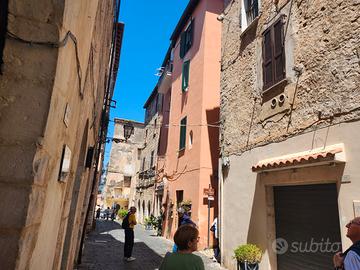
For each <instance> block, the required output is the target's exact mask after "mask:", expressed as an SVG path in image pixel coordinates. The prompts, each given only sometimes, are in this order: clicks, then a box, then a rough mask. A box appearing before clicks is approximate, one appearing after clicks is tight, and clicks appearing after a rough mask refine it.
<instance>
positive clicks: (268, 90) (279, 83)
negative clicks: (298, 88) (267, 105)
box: [263, 78, 289, 94]
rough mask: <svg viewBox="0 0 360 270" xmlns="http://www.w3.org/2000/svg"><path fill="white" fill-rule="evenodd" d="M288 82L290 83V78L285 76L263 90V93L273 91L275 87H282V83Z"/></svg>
mask: <svg viewBox="0 0 360 270" xmlns="http://www.w3.org/2000/svg"><path fill="white" fill-rule="evenodd" d="M288 83H289V81H288V79H287V78H284V79H282V80H281V81H279V82H277V83H275V84H274V85H272V86H270V87H268V88H266V89H265V90H263V94H266V93H268V92H271V91H272V90H273V89H275V88H278V87H280V86H281V85H286V84H288Z"/></svg>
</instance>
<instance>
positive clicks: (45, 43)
mask: <svg viewBox="0 0 360 270" xmlns="http://www.w3.org/2000/svg"><path fill="white" fill-rule="evenodd" d="M6 36H7V37H8V38H10V39H12V40H15V41H18V42H21V43H24V44H27V45H29V46H34V45H37V46H45V47H49V48H61V47H64V46H65V45H66V44H67V42H68V41H69V39H71V40H72V42H73V43H74V46H75V57H76V68H77V76H78V83H79V94H80V97H81V98H83V93H82V91H81V88H82V87H81V85H82V75H81V74H82V72H81V64H80V58H79V48H78V42H77V39H76V36H75V35H74V34H73V33H72V32H71V31H68V32H67V33H66V35H65V36H64V38H63V39H62V40H60V41H57V42H51V41H34V40H26V39H23V38H21V37H19V36H17V35H15V34H14V33H12V32H10V31H9V30H7V35H6Z"/></svg>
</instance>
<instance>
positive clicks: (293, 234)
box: [274, 184, 341, 270]
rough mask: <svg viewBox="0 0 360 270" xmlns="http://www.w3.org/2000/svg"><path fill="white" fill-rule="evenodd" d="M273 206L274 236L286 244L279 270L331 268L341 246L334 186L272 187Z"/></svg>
mask: <svg viewBox="0 0 360 270" xmlns="http://www.w3.org/2000/svg"><path fill="white" fill-rule="evenodd" d="M274 203H275V224H276V236H277V238H282V239H285V240H286V241H287V243H288V250H287V252H285V253H284V254H279V253H278V254H277V264H278V270H305V269H306V270H325V269H332V268H333V265H332V257H333V255H334V251H333V249H337V248H340V247H341V245H340V243H341V237H340V225H339V214H338V203H337V189H336V185H335V184H325V185H304V186H281V187H274Z"/></svg>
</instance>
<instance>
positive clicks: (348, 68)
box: [220, 0, 360, 156]
mask: <svg viewBox="0 0 360 270" xmlns="http://www.w3.org/2000/svg"><path fill="white" fill-rule="evenodd" d="M274 2H276V3H277V4H276V5H275V4H274ZM240 9H241V1H239V0H235V1H226V9H225V12H224V14H225V18H224V20H223V36H222V62H221V69H222V73H221V105H220V111H221V116H220V118H221V123H222V127H221V149H222V154H223V155H225V156H226V155H230V154H241V153H243V152H244V151H246V150H248V149H251V148H253V147H257V146H260V145H264V144H267V143H271V142H275V141H276V142H278V141H282V140H285V139H287V138H289V137H291V136H294V135H296V134H299V133H302V132H304V131H309V130H313V129H316V128H318V127H324V126H327V125H328V124H329V123H340V122H343V121H352V120H355V119H358V118H359V108H358V105H357V104H358V103H359V94H358V93H359V91H358V88H359V82H360V77H359V76H360V75H359V70H360V66H359V29H360V28H359V20H358V19H359V18H358V13H359V9H360V7H359V4H358V3H356V2H353V1H335V0H333V1H321V0H317V1H314V2H312V3H307V2H303V1H296V0H293V1H270V0H267V1H261V8H260V12H261V13H260V15H259V17H258V19H257V20H256V22H254V23H253V24H252V25H250V26H248V27H247V28H246V29H244V28H242V26H241V24H240V23H239V19H241V16H240V13H241V10H240ZM281 15H283V16H285V21H284V34H285V52H286V53H285V54H286V56H285V63H286V81H285V82H284V83H283V85H282V86H280V87H278V88H276V89H270V90H269V91H267V92H266V93H265V92H263V83H262V80H263V79H262V74H263V71H262V33H263V31H264V30H266V29H267V27H268V26H270V25H271V24H272V23H273V22H274V21H275V20H276V19H278V18H279V17H280V16H281ZM345 17H347V18H349V19H346V20H345V19H344V18H345ZM294 69H296V70H298V71H299V74H298V75H297V72H295V70H294ZM280 94H285V97H286V100H285V103H284V105H283V106H279V105H278V106H276V107H275V108H274V109H272V108H271V106H270V102H271V101H272V99H273V98H279V95H280Z"/></svg>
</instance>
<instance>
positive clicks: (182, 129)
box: [179, 117, 187, 150]
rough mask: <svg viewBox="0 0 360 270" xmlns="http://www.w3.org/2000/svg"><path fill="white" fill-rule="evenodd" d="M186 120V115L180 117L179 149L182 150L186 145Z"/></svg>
mask: <svg viewBox="0 0 360 270" xmlns="http://www.w3.org/2000/svg"><path fill="white" fill-rule="evenodd" d="M186 122H187V120H186V117H184V118H183V119H181V122H180V142H179V150H183V149H184V148H185V145H186Z"/></svg>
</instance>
